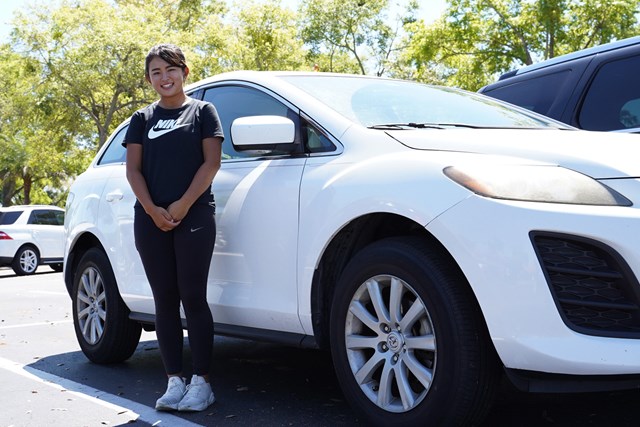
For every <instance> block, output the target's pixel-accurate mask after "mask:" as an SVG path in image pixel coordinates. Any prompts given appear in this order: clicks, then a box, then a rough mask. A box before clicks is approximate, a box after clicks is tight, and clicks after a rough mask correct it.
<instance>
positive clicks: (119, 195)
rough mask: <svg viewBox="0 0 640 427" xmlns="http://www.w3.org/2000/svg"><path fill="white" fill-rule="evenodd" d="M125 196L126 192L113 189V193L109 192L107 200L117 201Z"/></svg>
mask: <svg viewBox="0 0 640 427" xmlns="http://www.w3.org/2000/svg"><path fill="white" fill-rule="evenodd" d="M123 197H124V194H122V192H120V191H112V192H111V193H107V196H106V197H105V198H106V199H107V202H115V201H118V200H122V198H123Z"/></svg>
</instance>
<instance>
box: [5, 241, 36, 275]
mask: <svg viewBox="0 0 640 427" xmlns="http://www.w3.org/2000/svg"><path fill="white" fill-rule="evenodd" d="M38 265H40V254H39V253H38V250H37V249H36V248H35V247H34V246H31V245H25V246H23V247H21V248H20V249H18V252H17V253H16V256H15V257H14V258H13V262H12V263H11V268H13V271H14V272H15V273H16V274H17V275H18V276H26V275H29V274H33V273H35V272H36V270H37V269H38Z"/></svg>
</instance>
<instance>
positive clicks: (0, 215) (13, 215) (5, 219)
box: [0, 211, 24, 225]
mask: <svg viewBox="0 0 640 427" xmlns="http://www.w3.org/2000/svg"><path fill="white" fill-rule="evenodd" d="M22 212H24V211H11V212H0V225H10V224H13V223H14V222H16V220H17V219H18V218H19V217H20V215H22Z"/></svg>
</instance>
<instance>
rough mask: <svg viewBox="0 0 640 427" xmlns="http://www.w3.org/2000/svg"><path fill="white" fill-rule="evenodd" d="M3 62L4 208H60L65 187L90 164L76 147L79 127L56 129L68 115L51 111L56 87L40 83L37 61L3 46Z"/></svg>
mask: <svg viewBox="0 0 640 427" xmlns="http://www.w3.org/2000/svg"><path fill="white" fill-rule="evenodd" d="M2 58H3V61H2V62H0V73H1V74H2V76H3V79H2V80H1V82H2V83H1V84H0V179H1V181H2V188H1V192H2V199H1V202H2V205H5V206H7V205H12V204H30V203H42V204H56V205H62V204H64V199H65V197H66V185H67V184H68V182H69V181H70V180H71V179H72V177H73V176H75V174H77V173H78V172H79V171H80V170H81V168H84V167H85V166H86V161H87V160H88V158H87V156H84V155H83V154H82V152H81V151H80V152H78V148H77V146H76V145H75V143H74V139H75V135H76V133H77V129H75V128H71V127H66V128H63V127H61V126H60V125H59V124H60V123H61V122H63V121H65V120H70V118H69V114H70V113H69V111H68V110H65V109H58V108H54V107H53V104H52V103H51V99H55V97H56V88H55V87H53V86H49V85H44V84H43V83H42V82H41V79H40V76H41V68H40V64H39V63H38V62H37V61H35V60H33V59H31V58H27V57H24V56H21V55H18V54H16V53H15V52H11V51H10V49H9V46H8V45H4V46H3V47H2ZM64 116H67V117H66V118H65V119H62V117H64Z"/></svg>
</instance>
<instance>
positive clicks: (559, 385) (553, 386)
mask: <svg viewBox="0 0 640 427" xmlns="http://www.w3.org/2000/svg"><path fill="white" fill-rule="evenodd" d="M505 374H506V376H507V378H508V379H509V381H510V382H511V384H513V386H514V387H516V388H517V389H518V390H520V391H523V392H528V393H586V392H597V391H600V392H602V391H616V390H631V389H635V388H640V375H635V374H633V375H632V374H626V375H567V374H550V373H544V372H535V371H525V370H520V369H509V368H505Z"/></svg>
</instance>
